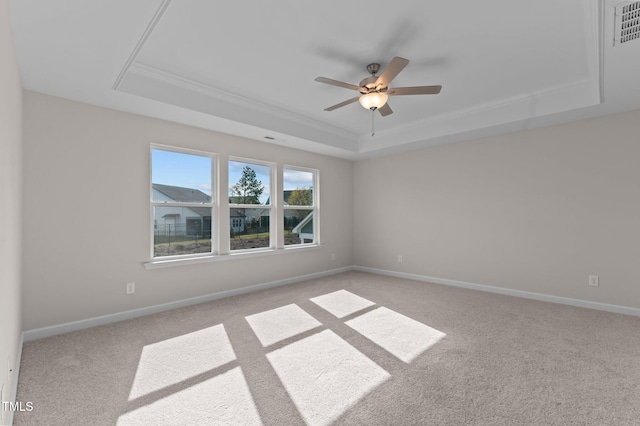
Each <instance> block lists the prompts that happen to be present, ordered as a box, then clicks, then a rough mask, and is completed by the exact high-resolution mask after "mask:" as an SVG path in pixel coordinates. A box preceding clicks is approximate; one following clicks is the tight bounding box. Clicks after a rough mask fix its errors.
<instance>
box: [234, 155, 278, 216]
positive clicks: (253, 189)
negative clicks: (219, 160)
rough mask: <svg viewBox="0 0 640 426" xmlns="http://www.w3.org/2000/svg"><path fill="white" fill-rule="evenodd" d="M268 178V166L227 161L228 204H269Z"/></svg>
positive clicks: (269, 174)
mask: <svg viewBox="0 0 640 426" xmlns="http://www.w3.org/2000/svg"><path fill="white" fill-rule="evenodd" d="M270 176H271V168H270V167H269V166H264V165H261V164H253V163H244V162H241V161H229V204H262V205H267V204H270V203H271V198H270V186H271V180H270Z"/></svg>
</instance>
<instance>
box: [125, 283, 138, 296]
mask: <svg viewBox="0 0 640 426" xmlns="http://www.w3.org/2000/svg"><path fill="white" fill-rule="evenodd" d="M135 292H136V283H127V294H133V293H135Z"/></svg>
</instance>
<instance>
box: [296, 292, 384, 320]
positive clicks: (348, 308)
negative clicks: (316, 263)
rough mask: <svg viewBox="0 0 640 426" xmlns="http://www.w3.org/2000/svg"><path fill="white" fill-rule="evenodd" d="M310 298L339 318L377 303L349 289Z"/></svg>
mask: <svg viewBox="0 0 640 426" xmlns="http://www.w3.org/2000/svg"><path fill="white" fill-rule="evenodd" d="M309 300H311V301H312V302H313V303H315V304H316V305H318V306H320V307H321V308H322V309H324V310H326V311H329V312H330V313H332V314H333V315H335V316H336V317H338V318H344V317H346V316H347V315H351V314H353V313H355V312H358V311H361V310H362V309H364V308H368V307H369V306H373V305H375V303H373V302H372V301H370V300H367V299H365V298H364V297H360V296H358V295H357V294H353V293H351V292H349V291H347V290H338V291H334V292H333V293H328V294H324V295H322V296H318V297H314V298H312V299H309Z"/></svg>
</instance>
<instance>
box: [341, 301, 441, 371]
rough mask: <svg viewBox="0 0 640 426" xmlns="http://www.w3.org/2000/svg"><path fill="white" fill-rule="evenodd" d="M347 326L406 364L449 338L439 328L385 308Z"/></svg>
mask: <svg viewBox="0 0 640 426" xmlns="http://www.w3.org/2000/svg"><path fill="white" fill-rule="evenodd" d="M345 324H347V325H348V326H349V327H351V328H353V329H354V330H355V331H357V332H358V333H360V334H362V335H363V336H364V337H366V338H367V339H369V340H371V341H372V342H374V343H376V344H378V345H379V346H381V347H382V348H384V349H386V350H387V351H388V352H390V353H391V354H393V355H395V356H396V357H398V358H400V359H401V360H402V361H404V362H406V363H409V362H411V361H413V360H414V359H415V358H416V357H417V356H418V355H420V354H421V353H423V352H424V351H426V350H427V349H429V348H430V347H431V346H433V345H435V344H436V343H437V342H438V341H439V340H440V339H442V338H443V337H444V336H446V334H445V333H443V332H441V331H438V330H436V329H435V328H431V327H429V326H428V325H425V324H423V323H421V322H418V321H416V320H413V319H411V318H409V317H406V316H404V315H402V314H399V313H398V312H395V311H392V310H391V309H388V308H385V307H380V308H377V309H374V310H373V311H370V312H367V313H366V314H363V315H360V316H359V317H356V318H354V319H352V320H349V321H347V322H345Z"/></svg>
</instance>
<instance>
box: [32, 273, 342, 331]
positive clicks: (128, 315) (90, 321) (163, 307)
mask: <svg viewBox="0 0 640 426" xmlns="http://www.w3.org/2000/svg"><path fill="white" fill-rule="evenodd" d="M351 270H352V267H351V266H347V267H344V268H337V269H331V270H328V271H322V272H315V273H312V274H307V275H300V276H297V277H292V278H285V279H282V280H277V281H271V282H267V283H262V284H256V285H251V286H248V287H242V288H237V289H233V290H225V291H220V292H217V293H211V294H207V295H204V296H197V297H192V298H189V299H182V300H177V301H175V302H168V303H162V304H160V305H153V306H147V307H144V308H138V309H132V310H130V311H124V312H118V313H115V314H109V315H102V316H99V317H94V318H87V319H84V320H79V321H72V322H67V323H64V324H58V325H52V326H49V327H42V328H36V329H33V330H27V331H25V332H24V333H23V337H24V341H25V342H30V341H32V340H36V339H41V338H43V337H49V336H55V335H57V334H62V333H68V332H70V331H77V330H84V329H86V328H91V327H96V326H99V325H105V324H111V323H114V322H118V321H123V320H127V319H132V318H137V317H142V316H145V315H150V314H155V313H158V312H164V311H169V310H171V309H177V308H182V307H185V306H191V305H197V304H199V303H206V302H211V301H213V300H218V299H223V298H225V297H231V296H238V295H240V294H245V293H250V292H253V291H258V290H265V289H268V288H272V287H279V286H283V285H288V284H295V283H298V282H302V281H307V280H311V279H315V278H321V277H325V276H329V275H335V274H339V273H342V272H348V271H351Z"/></svg>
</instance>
